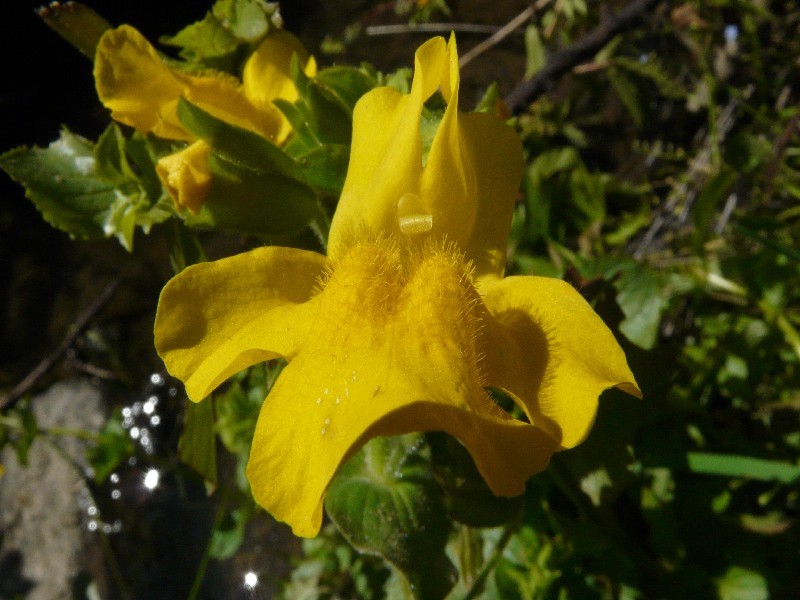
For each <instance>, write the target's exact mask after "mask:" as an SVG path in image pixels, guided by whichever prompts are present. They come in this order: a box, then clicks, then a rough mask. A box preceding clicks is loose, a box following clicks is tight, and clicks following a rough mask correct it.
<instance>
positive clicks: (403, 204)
mask: <svg viewBox="0 0 800 600" xmlns="http://www.w3.org/2000/svg"><path fill="white" fill-rule="evenodd" d="M458 87H459V73H458V59H457V55H456V47H455V41H454V40H451V41H450V42H449V43H445V40H444V39H442V38H435V39H433V40H430V41H429V42H427V43H426V44H424V45H423V46H422V47H420V49H419V50H418V51H417V53H416V69H415V74H414V81H413V85H412V89H411V93H410V94H408V95H403V94H400V93H398V92H397V91H395V90H393V89H390V88H380V89H375V90H373V91H371V92H369V93H368V94H366V95H365V96H364V97H363V98H362V99H361V100H360V101H359V102H358V104H357V106H356V109H355V113H354V131H353V146H352V152H351V158H350V166H349V170H348V174H347V179H346V182H345V186H344V191H343V193H342V197H341V200H340V204H339V206H338V208H337V211H336V214H335V217H334V219H333V224H332V228H331V232H330V241H329V255H328V256H327V257H325V256H322V255H320V254H317V253H314V252H308V251H304V250H297V249H292V248H280V247H268V248H259V249H257V250H253V251H251V252H248V253H245V254H241V255H238V256H234V257H231V258H226V259H223V260H220V261H216V262H211V263H204V264H199V265H195V266H193V267H189V268H188V269H186V270H185V271H184V272H183V273H181V274H180V275H178V276H176V277H175V278H173V279H172V280H171V281H170V282H169V283H168V284H167V286H166V287H165V288H164V291H163V293H162V295H161V300H160V304H159V309H158V315H157V317H156V324H155V336H156V346H157V348H158V351H159V353H160V355H161V356H162V357H163V359H164V361H165V363H166V365H167V368H168V369H169V371H170V372H171V373H172V374H174V375H175V376H177V377H179V378H181V379H182V380H183V381H184V382H185V384H186V390H187V393H188V395H189V397H190V398H191V399H193V400H195V401H200V400H202V399H203V398H205V397H206V396H207V395H208V394H209V393H210V392H211V391H212V390H213V389H214V388H215V387H217V386H218V385H219V384H220V383H222V382H223V381H225V379H227V378H228V377H230V376H231V375H232V374H234V373H236V372H237V371H239V370H241V369H243V368H245V367H247V366H249V365H252V364H254V363H257V362H260V361H266V360H270V359H272V358H276V357H284V358H285V359H286V360H287V361H288V365H287V367H286V368H285V369H284V371H283V372H282V374H281V376H280V377H279V379H278V381H277V382H276V384H275V386H274V387H273V389H272V391H271V392H270V393H269V395H268V397H267V398H266V400H265V402H264V405H263V407H262V409H261V414H260V416H259V420H258V425H257V427H256V432H255V438H254V440H253V446H252V451H251V455H250V461H249V464H248V468H247V473H248V477H249V479H250V483H251V485H252V489H253V494H254V495H255V498H256V500H257V501H258V502H259V503H260V504H261V505H262V506H264V507H265V508H266V509H267V510H268V511H270V512H271V513H272V514H273V515H274V516H275V517H276V518H278V519H280V520H282V521H285V522H287V523H289V524H290V525H291V526H292V529H293V530H294V532H295V533H296V534H297V535H301V536H313V535H316V533H317V532H318V531H319V528H320V523H321V520H322V503H323V499H324V496H325V491H326V489H327V487H328V485H329V483H330V481H331V479H332V477H333V476H334V474H335V473H336V470H337V469H338V468H339V466H340V465H341V464H342V462H343V461H345V460H346V459H347V458H348V457H349V456H351V455H352V454H353V453H354V452H355V451H357V450H358V449H359V448H360V447H361V446H362V445H363V444H364V443H365V442H366V441H368V440H369V439H370V438H372V437H374V436H378V435H396V434H403V433H408V432H412V431H433V430H439V431H445V432H447V433H449V434H451V435H453V436H455V437H456V438H458V439H459V440H460V441H461V442H462V443H463V444H464V446H465V447H466V448H467V450H469V452H470V454H471V455H472V457H473V459H474V460H475V463H476V465H477V467H478V469H479V471H480V472H481V474H482V475H483V477H484V478H485V480H486V482H487V484H488V485H489V487H490V488H491V489H492V491H493V492H494V493H495V494H497V495H506V496H511V495H517V494H520V493H522V492H523V490H524V487H525V481H526V480H527V479H528V478H529V477H530V476H531V475H533V474H534V473H537V472H539V471H541V470H542V469H544V468H545V467H546V465H547V463H548V461H549V459H550V456H551V454H552V453H553V452H554V451H556V450H558V449H561V448H568V447H571V446H574V445H575V444H577V443H579V442H580V441H581V440H582V439H583V438H584V437H585V436H586V435H587V433H588V431H589V428H590V427H591V425H592V422H593V420H594V417H595V413H596V409H597V399H598V396H599V395H600V393H601V392H602V391H603V390H604V389H606V388H609V387H613V386H617V387H620V388H622V389H624V390H626V391H628V392H630V393H633V394H635V395H639V391H638V389H637V387H636V383H635V381H634V377H633V375H632V374H631V372H630V370H629V368H628V366H627V363H626V360H625V356H624V354H623V352H622V350H621V349H620V347H619V345H618V344H617V342H616V341H615V339H614V336H613V335H612V333H611V332H610V331H609V330H608V328H607V327H606V326H605V325H604V324H603V322H602V321H601V320H600V318H599V317H598V316H597V315H596V314H595V313H594V312H593V311H592V309H591V308H590V307H589V305H588V304H587V303H586V302H585V301H584V300H583V298H582V297H581V296H580V294H578V293H577V292H576V291H575V290H574V289H573V288H572V287H571V286H569V285H568V284H566V283H564V282H562V281H559V280H555V279H548V278H542V277H508V278H503V269H504V266H505V253H506V243H507V241H506V238H507V235H508V232H509V227H510V221H511V213H512V205H513V202H514V196H515V194H516V190H517V186H518V185H519V180H520V177H521V173H522V152H521V147H520V142H519V139H518V137H517V136H516V134H515V133H514V132H513V130H511V129H510V128H508V127H507V126H506V125H505V124H503V123H502V122H500V121H499V120H497V119H496V118H495V117H493V116H491V115H485V114H463V113H460V112H459V111H458V105H457V104H458ZM437 89H438V90H440V91H441V94H442V96H443V97H444V100H445V101H446V102H447V104H448V106H447V110H446V112H445V115H444V118H443V119H442V121H441V124H440V125H439V128H438V130H437V132H436V136H435V138H434V141H433V144H432V147H431V149H430V152H429V154H428V155H427V159H426V162H425V164H424V166H423V153H422V142H421V139H420V134H419V123H420V115H421V112H422V107H423V103H424V102H425V101H426V100H427V99H428V98H429V97H430V96H431V95H432V94H433V93H434V92H435V91H436V90H437ZM490 386H493V387H496V388H500V389H502V390H505V391H506V392H507V393H508V394H509V395H511V396H512V397H513V398H514V400H515V401H516V402H517V404H518V405H519V407H520V408H521V409H522V411H524V413H525V415H526V419H525V420H518V419H515V418H513V417H512V416H511V415H510V414H508V413H507V412H505V411H503V410H501V409H500V408H499V407H498V406H497V405H496V404H494V402H493V401H492V399H491V398H490V396H489V395H488V394H487V392H486V391H485V390H486V388H487V387H490Z"/></svg>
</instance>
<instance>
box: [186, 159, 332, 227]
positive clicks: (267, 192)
mask: <svg viewBox="0 0 800 600" xmlns="http://www.w3.org/2000/svg"><path fill="white" fill-rule="evenodd" d="M208 167H209V171H210V172H211V176H212V180H211V189H210V190H209V192H208V195H207V197H206V200H205V203H204V204H203V208H202V209H201V211H200V213H199V214H198V215H191V214H187V215H185V216H184V222H185V223H186V224H187V225H189V226H198V227H204V226H213V227H218V228H221V229H228V230H232V231H240V232H243V233H249V234H253V235H268V236H269V235H289V234H293V233H297V232H298V231H301V230H302V229H303V228H304V227H306V226H307V225H308V224H309V223H310V222H312V221H313V220H315V219H317V218H318V217H319V215H320V213H321V210H322V209H321V207H320V206H319V203H318V201H317V197H316V195H315V194H314V192H313V190H312V189H311V188H310V187H308V186H307V185H306V184H305V183H301V182H300V181H297V180H296V179H290V178H288V177H283V176H280V175H272V174H262V173H259V172H257V171H254V170H252V169H248V168H247V167H244V166H242V165H238V164H236V163H232V162H228V161H226V160H225V159H224V158H222V157H221V156H218V155H216V154H215V153H213V152H212V154H211V155H210V156H209V158H208Z"/></svg>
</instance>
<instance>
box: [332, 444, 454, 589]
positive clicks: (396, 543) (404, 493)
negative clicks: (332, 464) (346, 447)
mask: <svg viewBox="0 0 800 600" xmlns="http://www.w3.org/2000/svg"><path fill="white" fill-rule="evenodd" d="M425 454H427V447H426V446H425V442H424V438H423V437H422V436H420V435H407V436H399V437H393V438H375V439H373V440H372V441H370V442H369V443H367V444H366V445H365V446H364V447H363V448H362V449H361V450H360V451H359V452H358V453H357V454H356V455H355V456H353V457H352V458H351V459H350V460H349V461H348V462H347V463H346V464H345V465H344V466H343V467H342V468H341V470H340V471H339V473H338V474H337V476H336V478H335V479H334V480H333V482H332V483H331V486H330V488H329V489H328V494H327V497H326V500H325V508H326V511H327V512H328V515H330V517H331V518H332V519H333V520H334V522H335V523H336V525H337V526H338V527H339V529H340V530H341V532H342V533H343V534H344V536H345V537H346V538H347V539H348V540H349V541H350V543H352V544H353V546H355V547H356V548H357V549H358V550H360V551H362V552H367V553H370V554H377V555H379V556H382V557H383V558H385V559H386V560H388V561H389V562H391V563H392V564H393V565H395V566H396V567H397V568H398V569H400V570H401V571H402V572H403V573H404V575H405V576H406V577H407V578H408V580H409V582H410V585H411V588H412V589H413V590H414V591H415V593H416V594H417V595H418V597H419V598H442V597H444V596H445V595H446V593H447V591H448V590H449V589H450V588H451V587H452V585H453V583H454V582H455V580H454V577H453V575H454V571H453V567H452V565H451V564H450V561H449V560H448V558H447V556H446V555H445V553H444V545H445V542H446V540H447V531H448V521H447V517H446V513H445V511H444V507H443V505H442V498H441V491H440V490H439V488H438V485H437V484H436V482H435V481H434V480H433V477H432V475H431V473H430V469H429V467H428V462H427V460H426V459H425V458H424V455H425Z"/></svg>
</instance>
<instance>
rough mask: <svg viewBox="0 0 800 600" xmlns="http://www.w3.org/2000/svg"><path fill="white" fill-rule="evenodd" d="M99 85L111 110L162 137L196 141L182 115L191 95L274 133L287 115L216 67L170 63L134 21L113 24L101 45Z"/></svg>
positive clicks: (216, 111) (217, 112)
mask: <svg viewBox="0 0 800 600" xmlns="http://www.w3.org/2000/svg"><path fill="white" fill-rule="evenodd" d="M94 77H95V85H96V87H97V94H98V97H99V98H100V101H101V102H102V103H103V105H104V106H106V108H108V109H109V110H111V116H112V117H113V118H114V119H115V120H117V121H119V122H120V123H125V124H126V125H130V126H132V127H135V128H136V129H138V130H140V131H143V132H149V133H153V134H155V135H157V136H159V137H164V138H169V139H178V140H185V141H192V136H191V135H190V134H189V133H188V132H187V131H186V130H185V129H184V127H183V125H181V122H180V120H179V119H178V115H177V106H178V99H179V98H181V97H184V98H186V99H187V100H189V101H190V102H192V103H194V104H198V105H199V106H201V107H202V108H203V109H204V110H206V111H208V112H210V113H211V114H212V115H214V116H215V117H217V118H219V119H222V120H224V121H226V122H228V123H231V124H233V125H236V126H238V127H242V128H244V129H248V130H250V131H255V132H257V133H260V134H261V135H263V136H265V137H267V138H269V139H273V140H274V139H275V138H276V136H277V135H278V132H279V130H280V127H281V124H282V120H281V115H280V113H279V111H277V109H274V107H273V109H274V110H271V111H262V110H260V108H258V107H256V106H254V105H253V104H251V103H250V101H249V100H248V99H247V97H246V96H245V94H244V92H243V90H242V88H241V86H240V85H239V82H238V81H236V79H234V78H233V77H230V76H228V75H226V74H224V73H219V72H216V71H207V72H204V73H203V74H201V75H190V74H187V73H183V72H181V71H177V70H173V69H170V68H169V67H167V66H166V65H165V64H164V62H163V61H162V60H161V58H160V57H159V55H158V53H157V52H156V51H155V49H154V48H153V46H151V45H150V43H149V42H148V41H147V40H146V39H145V38H144V37H143V36H142V34H141V33H139V32H138V31H137V30H136V29H134V28H133V27H130V26H128V25H122V26H121V27H118V28H117V29H111V30H108V31H107V32H106V33H105V34H103V37H102V38H100V42H99V43H98V45H97V53H96V55H95V65H94Z"/></svg>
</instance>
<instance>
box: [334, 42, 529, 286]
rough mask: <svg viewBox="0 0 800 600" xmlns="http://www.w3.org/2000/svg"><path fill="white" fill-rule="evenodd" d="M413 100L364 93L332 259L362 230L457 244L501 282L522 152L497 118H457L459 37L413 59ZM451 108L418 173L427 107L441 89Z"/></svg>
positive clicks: (384, 92)
mask: <svg viewBox="0 0 800 600" xmlns="http://www.w3.org/2000/svg"><path fill="white" fill-rule="evenodd" d="M415 65H416V68H415V72H414V81H413V84H412V88H411V92H410V94H408V95H402V94H400V93H398V92H397V91H395V90H392V89H389V88H378V89H375V90H372V91H371V92H369V93H367V94H365V95H364V96H363V97H362V98H361V100H359V102H358V104H357V105H356V109H355V111H354V115H353V143H352V149H351V154H350V165H349V167H348V172H347V178H346V180H345V184H344V189H343V191H342V196H341V199H340V201H339V205H338V207H337V210H336V214H335V215H334V218H333V223H332V226H331V234H330V237H329V252H330V253H331V255H332V256H334V257H335V256H336V255H337V253H338V252H340V251H342V250H341V249H342V248H346V246H347V245H348V243H349V242H350V240H351V239H353V238H354V237H356V236H357V235H358V234H359V232H360V231H362V230H366V231H369V232H373V233H375V232H384V233H387V234H390V235H398V236H399V235H407V236H409V237H411V238H413V239H414V240H415V241H417V242H420V243H424V241H425V239H429V238H433V239H444V238H446V239H448V240H450V241H452V242H455V243H456V244H457V245H458V246H459V248H461V249H462V251H464V252H465V253H466V255H467V258H469V259H471V260H473V261H474V263H475V265H476V269H477V272H478V274H479V275H482V274H486V273H494V274H501V273H502V271H503V268H504V266H505V253H506V238H507V236H508V231H509V228H510V224H511V213H512V210H513V203H514V197H515V194H516V191H517V187H518V185H519V181H520V178H521V176H522V165H523V162H522V147H521V143H520V141H519V138H518V136H517V135H516V134H515V133H514V131H513V130H512V129H511V128H509V127H508V126H506V125H505V124H504V123H502V122H501V121H500V120H498V119H497V118H496V117H494V116H492V115H484V114H469V115H467V114H464V113H460V112H459V111H458V88H459V73H458V54H457V51H456V44H455V38H451V40H450V42H448V43H445V41H444V39H443V38H434V39H432V40H429V41H428V42H426V43H425V44H423V45H422V46H421V47H420V48H419V50H417V53H416V58H415ZM437 88H438V89H439V90H440V91H441V93H442V96H443V98H444V99H445V101H446V102H447V103H448V105H447V109H446V111H445V114H444V117H443V118H442V121H441V123H440V125H439V127H438V130H437V132H436V135H435V136H434V140H433V143H432V146H431V150H430V152H429V154H428V157H427V161H426V164H425V166H424V168H423V166H422V142H421V139H420V133H419V127H420V116H421V113H422V108H423V104H424V102H425V101H426V100H427V99H428V98H429V97H430V96H431V95H432V94H433V93H434V92H435V91H436V90H437Z"/></svg>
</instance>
